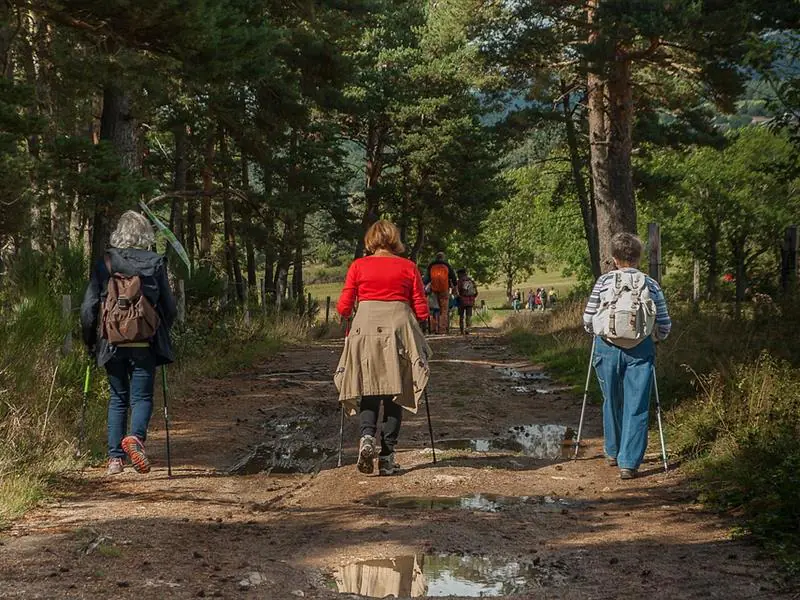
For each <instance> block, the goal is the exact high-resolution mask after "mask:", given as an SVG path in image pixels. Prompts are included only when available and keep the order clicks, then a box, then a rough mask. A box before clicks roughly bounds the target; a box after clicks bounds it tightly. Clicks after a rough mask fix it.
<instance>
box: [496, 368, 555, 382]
mask: <svg viewBox="0 0 800 600" xmlns="http://www.w3.org/2000/svg"><path fill="white" fill-rule="evenodd" d="M494 369H495V370H496V371H497V372H498V373H500V374H501V375H502V376H503V377H508V378H509V379H516V380H519V381H550V379H551V378H550V376H549V375H548V374H547V373H542V372H541V371H521V370H519V369H514V368H511V367H494Z"/></svg>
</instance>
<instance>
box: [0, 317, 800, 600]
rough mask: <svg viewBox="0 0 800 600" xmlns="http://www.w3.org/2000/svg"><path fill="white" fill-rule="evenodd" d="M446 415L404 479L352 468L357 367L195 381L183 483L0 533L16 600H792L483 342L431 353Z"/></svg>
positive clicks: (79, 503)
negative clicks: (386, 599)
mask: <svg viewBox="0 0 800 600" xmlns="http://www.w3.org/2000/svg"><path fill="white" fill-rule="evenodd" d="M431 343H432V346H433V349H434V351H435V352H436V357H435V359H434V361H433V362H432V368H433V378H432V382H431V388H430V401H431V405H430V408H431V413H432V417H433V425H434V429H435V432H436V435H435V442H436V444H435V446H436V454H437V463H436V464H435V465H434V464H433V463H432V458H433V453H432V451H431V443H430V439H429V434H428V426H427V422H426V419H425V411H424V410H423V411H421V412H420V414H418V415H407V416H406V418H405V420H404V423H403V429H402V433H401V440H400V448H399V451H398V460H399V462H400V464H401V465H403V467H404V472H403V473H402V474H401V475H399V476H397V477H377V476H363V475H361V474H359V473H358V472H357V471H356V469H355V458H356V443H357V437H358V432H357V428H356V420H355V419H347V420H346V421H345V428H344V434H345V436H344V440H345V446H344V466H343V467H341V468H337V466H336V465H337V453H338V452H337V451H338V444H339V424H340V421H339V419H340V412H339V410H338V405H337V404H336V401H335V397H336V394H335V389H334V386H333V384H332V382H331V379H330V376H331V373H332V372H333V370H334V367H335V365H336V362H337V360H338V355H339V352H340V349H341V344H340V342H327V343H319V344H312V345H308V346H306V347H303V348H297V349H289V350H287V351H285V352H282V353H280V354H278V355H276V356H274V357H273V358H271V359H270V360H268V361H265V362H264V363H262V364H259V365H256V366H254V368H253V369H251V370H250V371H247V372H244V373H238V374H233V375H231V376H229V377H226V378H222V379H213V380H202V381H193V382H184V383H183V385H182V392H181V397H180V398H176V401H175V402H174V409H173V413H174V424H173V426H174V427H173V436H172V447H173V459H174V460H173V472H174V477H173V478H171V479H169V478H167V475H166V469H165V466H164V464H163V461H160V460H159V459H160V458H161V457H163V450H164V448H163V435H162V434H163V432H162V431H161V423H160V421H159V420H158V419H155V420H154V421H153V432H152V436H151V439H150V441H149V442H148V451H149V452H150V453H151V455H152V456H153V458H154V460H155V468H154V470H153V472H152V473H151V474H150V475H148V476H139V475H137V474H135V473H133V472H131V471H128V472H126V473H125V474H123V475H121V476H119V477H116V478H113V479H110V480H109V479H106V478H105V477H103V475H102V469H89V470H87V471H86V472H84V473H74V474H70V475H69V476H68V477H66V478H65V479H64V481H62V482H61V486H60V487H61V490H62V492H61V493H60V494H59V496H58V498H57V499H55V500H54V501H52V502H49V503H46V504H44V505H43V506H42V507H41V508H39V509H37V510H35V511H33V512H31V513H30V514H29V515H28V516H27V517H26V518H25V519H22V520H21V521H19V522H18V523H16V524H15V525H14V526H13V527H12V528H11V529H10V530H8V531H5V532H3V534H2V535H0V598H48V599H49V598H119V599H120V600H133V599H137V600H138V599H149V598H156V599H161V598H197V597H218V598H248V599H250V598H252V599H256V598H258V599H261V598H295V597H298V598H302V597H305V598H320V599H327V600H334V599H342V598H354V597H356V596H355V595H354V594H362V595H365V596H367V597H369V596H371V597H383V596H386V595H387V594H394V595H400V596H404V597H442V596H453V597H457V598H470V597H480V596H481V595H482V596H484V597H486V596H495V597H497V596H503V597H517V598H557V599H573V598H574V599H578V598H580V599H587V600H588V599H616V598H648V599H670V600H673V599H682V598H724V599H736V598H753V599H755V598H759V599H761V598H765V599H771V598H781V597H792V592H791V590H790V589H788V588H787V587H786V586H785V584H784V582H783V580H782V578H781V576H780V574H779V573H778V572H777V571H776V569H775V567H774V565H772V564H771V563H770V562H769V561H768V560H766V559H765V558H764V557H763V556H761V555H760V554H759V553H758V550H757V549H756V548H753V547H751V546H749V545H748V544H747V543H746V542H743V541H732V539H731V533H730V532H731V528H732V526H733V523H732V522H730V521H726V520H723V519H722V518H721V517H720V516H718V515H714V514H710V513H708V512H706V511H705V510H704V508H703V506H702V505H701V504H699V503H697V501H696V498H695V495H694V493H693V492H692V489H691V487H690V486H689V485H688V484H687V482H686V479H685V477H684V475H683V474H682V473H681V472H680V470H673V471H671V472H670V473H667V474H666V475H665V474H664V473H663V470H662V469H661V467H660V459H659V454H658V449H657V446H653V448H652V452H651V453H650V454H648V456H647V460H646V463H645V465H644V466H643V469H642V477H641V478H638V479H635V480H633V481H620V480H619V478H618V473H617V471H616V470H615V469H613V468H611V467H609V466H607V465H606V464H605V462H604V461H603V460H602V456H601V440H600V437H599V436H600V433H601V431H600V419H599V410H598V408H597V407H596V406H593V407H590V409H589V410H588V411H587V413H588V416H587V422H586V426H585V430H584V432H585V435H584V437H585V441H582V443H581V448H580V452H579V459H578V460H572V459H571V457H572V455H573V444H574V437H575V435H574V431H575V429H576V428H577V420H578V417H579V413H580V397H579V396H578V395H576V394H575V393H574V392H571V391H570V390H567V389H565V388H564V386H563V385H560V384H559V383H558V382H557V381H553V380H551V379H550V378H549V377H548V376H547V374H546V373H543V372H542V371H541V369H537V368H536V367H535V366H534V365H530V364H528V363H527V362H526V361H525V360H524V359H521V358H520V357H514V356H512V355H511V353H510V351H509V348H508V347H506V346H505V345H504V343H503V340H502V339H501V338H500V337H498V336H497V335H496V334H495V333H493V332H487V331H483V332H480V333H479V334H478V335H473V336H469V337H466V338H464V337H458V336H450V337H434V338H432V340H431Z"/></svg>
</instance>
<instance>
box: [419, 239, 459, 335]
mask: <svg viewBox="0 0 800 600" xmlns="http://www.w3.org/2000/svg"><path fill="white" fill-rule="evenodd" d="M426 277H427V279H428V281H430V285H431V291H432V292H433V293H434V294H436V298H437V299H438V300H439V326H438V328H437V331H436V333H447V332H448V331H449V329H450V319H449V311H450V290H451V289H453V288H455V287H456V285H457V279H456V272H455V271H454V270H453V267H451V266H450V263H448V262H447V257H446V256H445V254H444V252H438V253H437V254H436V259H435V260H434V261H433V262H432V263H431V264H429V265H428V270H427V271H426Z"/></svg>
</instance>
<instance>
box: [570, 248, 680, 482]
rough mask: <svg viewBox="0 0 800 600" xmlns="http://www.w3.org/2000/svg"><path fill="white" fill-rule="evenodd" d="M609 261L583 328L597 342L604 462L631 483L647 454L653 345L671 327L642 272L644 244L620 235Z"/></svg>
mask: <svg viewBox="0 0 800 600" xmlns="http://www.w3.org/2000/svg"><path fill="white" fill-rule="evenodd" d="M611 256H612V258H613V259H614V267H615V268H614V270H613V271H610V272H608V273H606V274H604V275H602V276H601V277H600V278H599V279H598V280H597V283H595V285H594V289H593V290H592V294H591V296H589V302H588V304H587V305H586V310H585V311H584V313H583V324H584V328H585V329H586V331H587V332H589V333H591V334H592V335H594V336H595V338H594V342H593V343H594V354H593V359H592V361H593V365H594V369H595V372H596V373H597V379H598V381H599V383H600V389H601V391H602V392H603V433H604V437H605V441H604V448H603V449H604V452H605V455H606V460H607V462H608V464H609V465H610V466H618V467H619V470H620V478H621V479H633V478H634V477H635V476H636V473H637V470H638V469H639V466H640V465H641V464H642V460H643V459H644V453H645V449H646V448H647V430H648V422H649V409H650V393H651V387H652V385H653V363H654V361H655V344H654V341H659V340H664V339H666V338H667V336H668V335H669V332H670V329H671V328H672V321H671V320H670V317H669V312H668V311H667V302H666V300H665V298H664V292H663V291H662V290H661V287H660V286H659V285H658V283H657V282H656V281H655V280H654V279H652V278H650V277H648V276H647V275H645V274H644V273H642V272H641V271H639V270H638V266H639V262H640V261H641V258H642V242H641V240H639V238H637V237H636V236H635V235H633V234H630V233H618V234H616V235H615V236H614V237H613V238H612V239H611Z"/></svg>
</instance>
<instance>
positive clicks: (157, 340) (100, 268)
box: [81, 248, 178, 367]
mask: <svg viewBox="0 0 800 600" xmlns="http://www.w3.org/2000/svg"><path fill="white" fill-rule="evenodd" d="M107 254H108V256H110V257H111V269H112V270H113V271H114V272H115V273H122V274H123V275H139V277H141V279H142V290H143V293H144V295H145V297H146V298H147V299H148V300H149V301H150V302H151V303H152V304H153V306H155V307H156V310H157V311H158V315H159V318H160V320H161V323H160V325H159V327H158V330H157V331H156V335H155V336H154V337H153V339H152V340H151V342H150V348H151V349H152V350H153V353H154V354H155V356H156V364H158V365H164V364H168V363H171V362H173V361H174V360H175V354H174V353H173V351H172V343H171V342H170V339H169V330H170V328H172V324H173V323H174V322H175V317H176V316H177V314H178V309H177V307H176V306H175V299H174V298H173V296H172V291H171V290H170V287H169V281H168V280H167V265H166V261H165V259H164V257H163V256H161V255H159V254H156V253H155V252H150V251H149V250H139V249H137V248H122V249H117V248H110V249H109V250H107ZM109 277H110V273H109V272H108V269H107V268H106V264H105V261H104V260H102V259H101V260H99V261H98V262H97V264H96V265H95V266H94V269H92V277H91V279H90V280H89V287H87V288H86V293H85V294H84V295H83V302H82V303H81V329H82V331H83V341H84V343H85V344H86V345H87V346H88V347H89V348H94V349H95V352H96V353H97V365H98V366H101V367H102V366H103V365H105V364H106V363H107V362H108V361H109V360H110V359H111V357H113V356H114V353H115V352H116V346H114V345H112V344H109V343H108V342H107V341H106V340H105V339H103V337H102V336H101V335H100V322H99V321H100V309H101V307H102V306H103V302H105V299H106V295H107V294H108V279H109Z"/></svg>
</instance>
